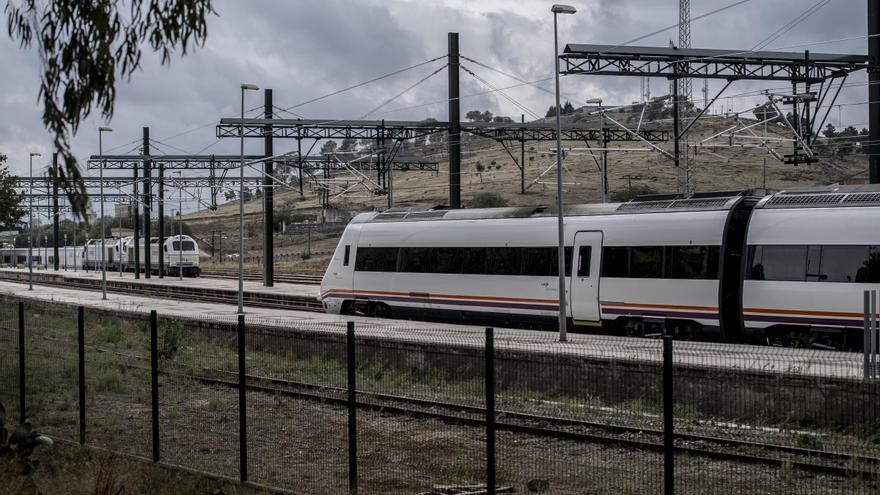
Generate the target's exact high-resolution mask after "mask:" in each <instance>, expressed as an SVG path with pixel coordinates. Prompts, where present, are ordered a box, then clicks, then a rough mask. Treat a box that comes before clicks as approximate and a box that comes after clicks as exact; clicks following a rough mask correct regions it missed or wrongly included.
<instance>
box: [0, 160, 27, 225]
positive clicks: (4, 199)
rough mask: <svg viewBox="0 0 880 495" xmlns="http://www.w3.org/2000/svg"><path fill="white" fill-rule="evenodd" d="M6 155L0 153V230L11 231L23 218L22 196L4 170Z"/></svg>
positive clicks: (11, 177) (12, 177) (12, 178)
mask: <svg viewBox="0 0 880 495" xmlns="http://www.w3.org/2000/svg"><path fill="white" fill-rule="evenodd" d="M5 163H6V155H4V154H2V153H0V230H12V229H13V228H15V226H16V225H18V223H19V222H20V221H21V218H22V217H23V216H24V209H22V208H21V207H20V206H19V204H20V203H21V200H22V198H23V197H24V195H23V194H21V193H19V192H18V191H16V190H15V184H16V180H15V177H14V176H13V175H11V174H10V173H9V170H7V168H6V165H5Z"/></svg>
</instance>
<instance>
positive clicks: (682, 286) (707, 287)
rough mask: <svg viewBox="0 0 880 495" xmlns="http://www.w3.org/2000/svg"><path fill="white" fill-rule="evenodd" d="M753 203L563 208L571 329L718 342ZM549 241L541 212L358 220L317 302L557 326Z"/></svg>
mask: <svg viewBox="0 0 880 495" xmlns="http://www.w3.org/2000/svg"><path fill="white" fill-rule="evenodd" d="M748 201H749V198H748V197H747V196H744V195H727V196H722V197H713V198H701V197H697V198H691V199H678V200H675V199H666V200H656V201H652V202H641V203H624V204H609V205H580V206H571V207H567V208H566V216H565V246H566V249H565V252H566V254H565V257H566V266H567V267H568V270H567V271H568V276H567V277H566V290H567V297H568V300H567V302H568V307H569V313H568V321H569V325H570V326H571V327H573V328H586V329H588V328H590V327H600V326H603V325H604V326H608V327H617V328H620V329H623V330H625V331H626V332H628V333H634V334H644V333H650V332H653V331H660V328H661V327H662V326H664V325H667V324H668V325H671V326H675V328H676V330H677V331H678V332H686V333H689V334H703V333H717V332H718V331H719V329H720V324H719V319H720V318H721V317H722V316H721V309H720V308H721V307H722V306H723V304H722V302H720V299H721V290H720V281H719V274H720V273H721V271H722V267H723V265H724V264H725V263H727V264H731V263H733V264H736V266H733V267H732V268H728V269H733V270H736V271H740V270H741V265H739V260H740V259H741V253H742V240H743V239H742V234H739V235H738V236H736V238H735V239H734V238H731V239H726V233H727V232H728V231H729V230H730V229H728V227H727V226H728V224H730V223H731V222H734V221H736V222H739V223H740V224H741V225H739V226H738V229H736V230H737V232H742V233H744V229H745V225H744V221H745V219H746V218H747V215H745V216H744V215H734V212H737V211H739V210H740V209H741V208H746V209H748V208H750V207H751V206H752V205H753V204H754V202H751V203H748ZM734 217H735V219H734ZM556 236H557V220H556V212H555V210H553V209H551V208H543V207H541V208H500V209H499V208H496V209H472V210H429V211H403V212H400V211H390V212H384V213H378V214H377V213H368V214H363V215H360V216H358V217H357V218H355V219H354V220H353V221H352V223H351V224H350V225H349V227H348V228H347V229H346V231H345V233H344V234H343V236H342V239H341V240H340V244H339V247H338V248H337V250H336V253H335V254H334V256H333V259H332V260H331V263H330V266H329V268H328V271H327V274H326V275H325V277H324V280H323V283H322V298H323V301H324V304H325V307H326V309H327V310H328V311H330V312H358V313H365V314H374V315H394V316H400V317H419V318H426V317H429V318H437V319H443V320H457V321H470V322H474V321H485V320H487V319H490V320H494V321H501V322H505V323H513V324H517V325H518V326H524V325H525V326H553V325H555V324H556V323H555V322H556V319H557V315H558V304H559V299H558V297H559V285H558V278H557V272H558V265H557V260H558V248H557V247H556V242H555V241H556ZM725 241H728V242H727V245H725ZM731 251H733V253H732V254H731Z"/></svg>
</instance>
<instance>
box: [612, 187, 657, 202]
mask: <svg viewBox="0 0 880 495" xmlns="http://www.w3.org/2000/svg"><path fill="white" fill-rule="evenodd" d="M646 194H657V191H656V190H655V189H654V188H653V187H651V186H635V187H632V188H629V189H626V190H623V191H614V192H613V193H611V196H610V197H611V201H614V202H617V203H625V202H627V201H629V200H631V199H633V198H635V197H636V196H644V195H646Z"/></svg>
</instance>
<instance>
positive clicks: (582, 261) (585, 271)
mask: <svg viewBox="0 0 880 495" xmlns="http://www.w3.org/2000/svg"><path fill="white" fill-rule="evenodd" d="M579 251H580V252H579V253H578V269H577V276H578V277H589V276H590V254H591V253H592V251H593V248H592V247H591V246H581V248H580V250H579Z"/></svg>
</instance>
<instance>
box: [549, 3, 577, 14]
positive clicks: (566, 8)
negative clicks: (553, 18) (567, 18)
mask: <svg viewBox="0 0 880 495" xmlns="http://www.w3.org/2000/svg"><path fill="white" fill-rule="evenodd" d="M550 11H551V12H553V13H554V14H574V13H575V12H577V9H575V8H574V7H572V6H571V5H562V4H556V5H554V6H553V7H551V8H550Z"/></svg>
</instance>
